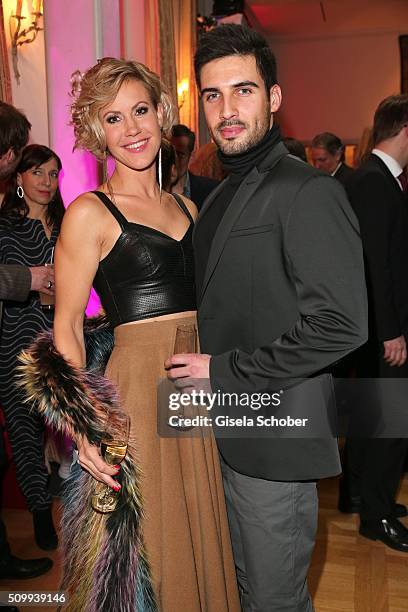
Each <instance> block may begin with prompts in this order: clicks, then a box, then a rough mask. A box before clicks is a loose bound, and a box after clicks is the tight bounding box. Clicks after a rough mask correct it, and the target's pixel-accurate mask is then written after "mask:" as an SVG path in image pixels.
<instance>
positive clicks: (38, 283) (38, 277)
mask: <svg viewBox="0 0 408 612" xmlns="http://www.w3.org/2000/svg"><path fill="white" fill-rule="evenodd" d="M30 291H41V292H42V293H47V294H48V295H54V269H53V267H52V266H34V267H32V268H28V267H26V266H22V265H17V264H0V300H13V301H16V302H24V301H25V300H26V299H27V297H28V294H29V292H30Z"/></svg>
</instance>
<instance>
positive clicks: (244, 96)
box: [200, 55, 282, 155]
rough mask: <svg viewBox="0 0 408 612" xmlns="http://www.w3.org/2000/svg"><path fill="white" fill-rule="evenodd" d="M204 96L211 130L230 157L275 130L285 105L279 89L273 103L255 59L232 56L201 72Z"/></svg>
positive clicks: (217, 60) (274, 92)
mask: <svg viewBox="0 0 408 612" xmlns="http://www.w3.org/2000/svg"><path fill="white" fill-rule="evenodd" d="M200 77H201V95H202V101H203V108H204V113H205V118H206V121H207V125H208V129H209V131H210V133H211V136H212V138H213V140H214V141H215V142H216V143H217V145H218V146H219V148H220V149H221V151H222V152H223V153H225V154H226V155H234V154H237V153H243V152H244V151H247V150H248V149H250V148H251V147H253V146H254V145H256V144H257V143H258V142H259V141H260V140H261V139H262V138H263V137H264V135H265V134H266V132H267V131H268V130H269V128H270V127H271V126H272V123H273V117H272V113H274V112H276V111H277V110H278V108H279V106H280V103H281V97H282V96H281V91H280V87H279V86H278V85H274V86H273V87H271V90H270V99H268V95H267V92H266V89H265V84H264V82H263V80H262V77H261V76H260V74H259V72H258V70H257V67H256V60H255V57H254V56H253V55H229V56H227V57H223V58H221V59H216V60H213V61H212V62H209V63H208V64H205V65H204V66H203V68H202V69H201V74H200Z"/></svg>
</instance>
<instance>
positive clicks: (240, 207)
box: [195, 144, 367, 481]
mask: <svg viewBox="0 0 408 612" xmlns="http://www.w3.org/2000/svg"><path fill="white" fill-rule="evenodd" d="M225 180H226V181H227V180H228V178H227V179H225ZM224 184H225V182H224V183H222V184H221V185H220V186H219V187H218V188H217V189H215V191H214V192H213V193H212V194H211V195H210V196H209V198H208V199H207V200H206V202H205V204H204V206H203V209H202V211H201V213H200V215H199V217H198V221H197V224H196V228H195V235H197V234H198V233H199V232H200V220H201V219H202V218H203V217H204V216H205V214H206V211H207V210H208V209H209V208H210V206H211V204H212V202H213V201H214V198H215V196H216V195H217V194H218V193H219V192H220V191H222V189H223V185H224ZM198 292H199V304H198V323H199V334H200V344H201V351H202V352H203V353H209V354H211V355H213V357H212V359H211V362H210V378H211V386H212V389H213V391H216V390H221V391H223V392H234V391H235V392H237V391H243V392H244V391H246V392H248V391H256V390H257V389H258V390H259V389H262V390H265V389H273V388H275V389H276V380H277V379H280V380H281V379H290V378H295V377H310V376H313V375H314V374H316V373H318V372H319V371H321V370H324V369H325V368H327V367H328V366H329V365H330V364H332V363H334V362H336V361H337V360H339V359H341V358H342V357H344V356H345V355H346V354H348V353H349V352H351V351H353V350H354V349H356V348H357V347H358V346H360V345H361V344H363V343H364V342H365V341H366V339H367V303H366V289H365V280H364V266H363V254H362V248H361V241H360V236H359V230H358V223H357V219H356V217H355V215H354V213H353V211H352V209H351V207H350V205H349V203H348V201H347V199H346V196H345V192H344V189H343V188H342V186H340V185H339V184H338V182H337V181H336V180H335V179H333V178H332V177H329V176H327V175H323V174H322V173H321V172H319V171H317V170H315V169H314V168H312V167H311V166H309V165H308V164H305V163H303V162H302V161H300V160H298V159H296V158H294V157H292V156H290V155H288V151H287V149H286V147H285V146H284V145H283V144H279V145H277V146H276V147H274V148H273V150H272V151H271V152H270V154H269V155H268V156H267V157H266V159H265V160H264V161H263V162H262V164H261V165H260V167H259V170H258V169H257V168H253V169H252V170H251V172H250V173H249V174H248V176H247V178H246V179H245V180H244V181H243V182H242V183H241V185H240V187H239V189H238V191H237V193H236V194H235V196H234V198H233V200H232V202H231V204H230V206H229V207H228V209H227V211H226V213H225V215H224V217H223V219H222V221H221V223H220V225H219V227H218V229H217V231H216V233H215V235H214V239H213V242H212V247H211V251H210V254H209V258H208V263H207V267H206V271H205V275H204V281H203V286H202V287H199V288H198ZM217 442H218V445H219V449H220V452H221V454H222V455H223V456H224V459H225V460H226V461H227V463H229V464H230V465H231V467H233V468H234V469H236V470H237V471H239V472H241V473H244V474H247V475H250V476H256V477H259V478H266V479H271V480H285V481H286V480H310V479H317V478H322V477H326V476H332V475H334V474H337V473H339V471H340V463H339V458H338V450H337V441H336V439H329V438H327V439H296V440H295V439H291V440H288V439H286V440H276V439H274V440H273V439H249V438H247V439H231V438H224V439H222V438H220V439H218V440H217Z"/></svg>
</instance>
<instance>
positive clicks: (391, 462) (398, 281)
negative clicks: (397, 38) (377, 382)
mask: <svg viewBox="0 0 408 612" xmlns="http://www.w3.org/2000/svg"><path fill="white" fill-rule="evenodd" d="M373 138H374V149H373V151H372V154H371V155H370V157H369V158H368V160H367V161H366V162H364V163H363V164H362V165H361V166H360V168H358V170H356V171H355V173H354V175H353V177H352V178H351V180H350V181H349V183H348V186H347V191H348V194H349V198H350V201H351V204H352V206H353V208H354V210H355V212H356V214H357V217H358V220H359V223H360V229H361V237H362V241H363V248H364V256H365V264H366V276H367V286H368V298H369V340H368V343H367V344H366V345H365V346H364V347H363V348H362V349H360V350H359V351H357V354H356V363H357V373H358V375H359V376H361V377H363V378H377V379H378V378H382V379H387V378H388V379H389V378H408V363H407V344H406V343H407V337H408V272H407V270H408V210H407V203H406V199H405V195H406V194H404V189H405V187H406V182H405V180H404V173H403V168H404V167H405V166H406V165H407V164H408V96H407V95H399V96H391V97H389V98H386V99H385V100H384V101H383V102H381V104H380V105H379V107H378V108H377V110H376V113H375V116H374V128H373ZM381 408H382V409H383V410H385V411H386V410H387V406H382V407H381ZM369 409H370V406H367V411H368V414H369ZM407 446H408V440H407V439H406V438H403V439H402V438H400V439H393V438H377V439H375V438H373V439H360V438H350V439H349V440H348V441H347V445H346V458H347V460H346V465H345V478H344V480H343V482H342V486H341V495H340V502H339V509H340V510H342V511H345V512H356V511H357V512H358V511H359V512H360V518H361V524H360V534H361V535H363V536H365V537H367V538H370V539H372V540H381V541H382V542H384V543H385V544H386V545H387V546H390V547H391V548H395V549H397V550H401V551H404V552H408V530H407V529H406V527H405V526H404V525H403V524H402V523H401V522H400V521H399V520H398V516H405V515H406V514H407V511H406V508H405V506H401V505H396V504H395V495H396V492H397V488H398V485H399V481H400V477H401V472H402V466H403V463H404V458H405V456H406V452H407Z"/></svg>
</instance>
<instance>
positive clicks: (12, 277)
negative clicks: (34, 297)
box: [0, 264, 31, 325]
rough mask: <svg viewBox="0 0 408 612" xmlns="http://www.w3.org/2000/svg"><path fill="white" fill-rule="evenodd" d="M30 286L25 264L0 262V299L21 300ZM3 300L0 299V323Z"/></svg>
mask: <svg viewBox="0 0 408 612" xmlns="http://www.w3.org/2000/svg"><path fill="white" fill-rule="evenodd" d="M30 287H31V273H30V270H29V269H28V268H27V267H26V266H21V265H14V264H0V300H15V301H16V302H23V301H24V300H25V299H26V298H27V296H28V294H29V292H30ZM2 315H3V302H2V301H0V325H1V319H2Z"/></svg>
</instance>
